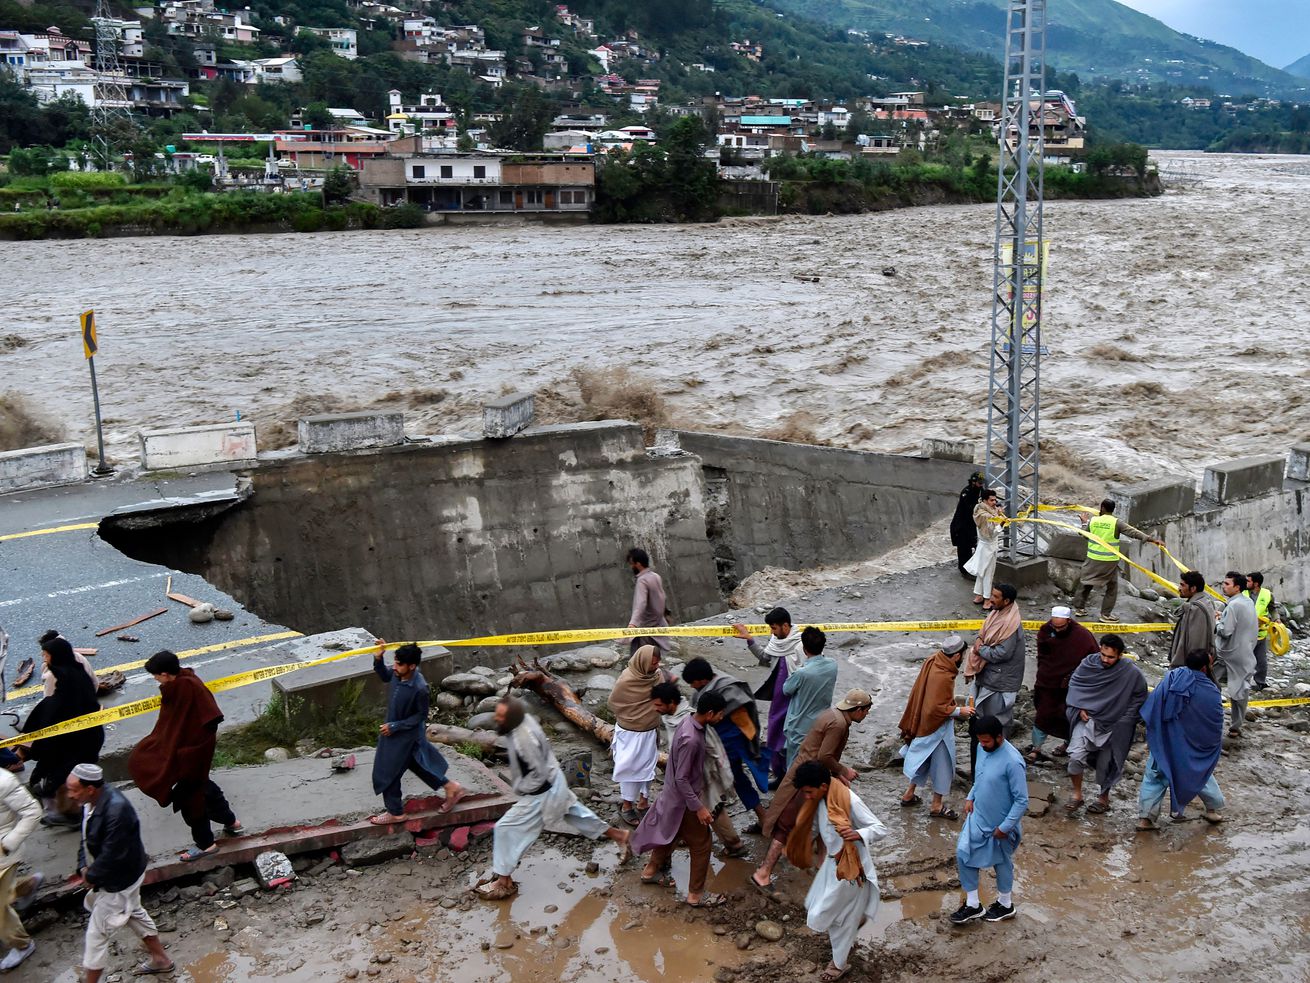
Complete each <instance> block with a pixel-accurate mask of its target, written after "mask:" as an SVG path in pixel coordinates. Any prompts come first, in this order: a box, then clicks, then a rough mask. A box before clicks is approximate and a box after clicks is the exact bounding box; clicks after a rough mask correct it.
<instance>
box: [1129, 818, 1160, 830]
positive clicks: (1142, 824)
mask: <svg viewBox="0 0 1310 983" xmlns="http://www.w3.org/2000/svg"><path fill="white" fill-rule="evenodd" d="M1135 828H1136V830H1137V832H1139V833H1158V832H1160V827H1159V826H1157V825H1155V823H1153V822H1151V820H1149V819H1147V818H1145V817H1142V818H1141V819H1139V820H1137V826H1136V827H1135Z"/></svg>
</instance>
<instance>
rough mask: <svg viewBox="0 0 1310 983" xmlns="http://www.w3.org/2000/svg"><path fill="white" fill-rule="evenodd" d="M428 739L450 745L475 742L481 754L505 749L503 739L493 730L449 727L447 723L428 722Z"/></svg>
mask: <svg viewBox="0 0 1310 983" xmlns="http://www.w3.org/2000/svg"><path fill="white" fill-rule="evenodd" d="M428 740H430V741H433V742H435V743H437V744H446V745H448V746H450V747H456V746H458V745H460V744H476V745H477V746H478V748H479V750H481V751H482V753H483V754H494V753H496V752H497V751H501V752H503V751H504V750H505V741H504V739H503V738H502V737H501V736H500V735H499V734H496V733H495V732H493V731H489V730H469V729H468V728H467V727H451V726H449V725H447V724H428Z"/></svg>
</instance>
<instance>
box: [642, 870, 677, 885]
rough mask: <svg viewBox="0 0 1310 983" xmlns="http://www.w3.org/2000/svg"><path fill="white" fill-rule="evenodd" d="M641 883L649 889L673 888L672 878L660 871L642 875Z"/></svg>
mask: <svg viewBox="0 0 1310 983" xmlns="http://www.w3.org/2000/svg"><path fill="white" fill-rule="evenodd" d="M641 883H643V884H649V885H650V886H651V887H673V877H672V875H670V874H666V873H665V872H664V871H662V870H661V871H658V872H657V873H654V874H642V875H641Z"/></svg>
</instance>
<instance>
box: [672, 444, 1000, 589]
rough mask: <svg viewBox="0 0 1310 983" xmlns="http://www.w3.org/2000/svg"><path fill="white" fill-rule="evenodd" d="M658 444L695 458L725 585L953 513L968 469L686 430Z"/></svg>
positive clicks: (841, 552) (856, 551)
mask: <svg viewBox="0 0 1310 983" xmlns="http://www.w3.org/2000/svg"><path fill="white" fill-rule="evenodd" d="M657 445H659V446H662V447H665V448H670V449H671V448H674V447H677V448H680V449H681V450H682V451H684V452H686V453H689V454H693V455H695V456H696V457H698V458H700V461H701V464H702V466H703V470H704V480H705V488H706V500H707V504H708V507H709V514H708V517H707V527H708V529H709V533H710V538H711V541H712V542H713V544H714V549H715V560H716V563H717V564H718V570H719V577H720V581H721V583H722V585H723V586H724V587H725V588H727V589H731V588H733V587H735V586H736V584H737V583H738V582H739V581H741V580H742V579H744V578H745V577H748V576H749V575H750V574H752V573H755V572H756V571H758V570H762V569H763V568H764V567H783V568H786V569H793V570H798V569H804V568H806V567H812V566H816V565H818V564H821V563H841V562H846V561H853V560H865V559H869V558H872V557H875V556H877V555H878V554H880V553H883V552H885V551H887V550H889V549H892V548H894V547H896V546H901V545H903V544H904V543H907V542H909V541H910V540H911V539H913V538H914V537H915V536H917V535H918V534H919V533H921V532H922V531H923V530H924V528H925V527H926V526H928V525H930V524H931V523H932V522H934V521H936V520H937V519H940V518H942V517H943V516H947V515H950V514H951V512H952V511H953V509H954V508H955V501H956V498H957V496H958V495H959V493H960V489H961V488H963V487H964V485H965V483H966V482H967V481H968V479H969V474H970V473H971V472H972V471H973V470H974V468H973V466H972V465H970V464H967V463H964V462H962V461H945V460H928V459H925V458H915V457H901V456H898V455H894V454H873V453H866V452H862V451H851V450H843V449H839V448H834V447H816V446H813V445H809V444H791V443H785V442H782V441H775V440H758V439H754V438H749V437H727V436H723V435H721V434H707V433H695V432H690V431H661V433H660V437H659V439H658V440H657Z"/></svg>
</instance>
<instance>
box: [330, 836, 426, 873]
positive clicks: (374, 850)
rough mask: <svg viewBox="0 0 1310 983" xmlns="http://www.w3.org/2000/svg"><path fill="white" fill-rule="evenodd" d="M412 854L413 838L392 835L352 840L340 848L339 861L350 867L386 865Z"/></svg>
mask: <svg viewBox="0 0 1310 983" xmlns="http://www.w3.org/2000/svg"><path fill="white" fill-rule="evenodd" d="M413 852H414V837H413V836H411V835H410V834H409V833H392V834H389V835H387V836H382V837H378V838H376V839H369V840H353V841H352V842H350V843H347V844H346V845H345V846H343V847H342V848H341V859H342V860H343V861H344V862H345V863H347V864H349V865H350V866H352V867H368V866H370V865H372V864H381V863H386V862H387V861H388V860H395V859H397V858H398V857H408V856H409V855H410V854H411V853H413Z"/></svg>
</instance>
